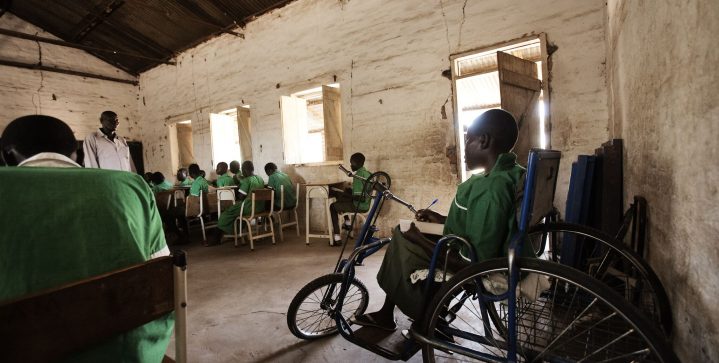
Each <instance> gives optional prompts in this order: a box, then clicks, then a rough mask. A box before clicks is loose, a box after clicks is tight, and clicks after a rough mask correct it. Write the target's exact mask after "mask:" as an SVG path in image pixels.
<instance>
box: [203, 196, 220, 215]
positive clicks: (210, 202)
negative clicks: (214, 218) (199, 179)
mask: <svg viewBox="0 0 719 363" xmlns="http://www.w3.org/2000/svg"><path fill="white" fill-rule="evenodd" d="M203 206H204V208H203V214H210V213H217V212H219V210H218V209H217V193H212V192H210V193H207V204H204V205H203Z"/></svg>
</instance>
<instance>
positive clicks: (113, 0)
mask: <svg viewBox="0 0 719 363" xmlns="http://www.w3.org/2000/svg"><path fill="white" fill-rule="evenodd" d="M124 3H125V0H105V1H104V2H103V3H102V4H100V5H97V6H95V8H93V10H92V11H90V12H89V13H88V14H87V15H86V16H85V17H84V18H83V19H82V20H81V21H80V23H79V24H78V26H77V30H75V31H74V32H72V34H73V35H72V41H73V42H80V41H82V40H83V39H84V38H85V37H86V36H87V34H89V33H90V32H91V31H92V30H93V29H95V28H96V27H97V26H98V25H100V24H102V22H104V21H105V19H107V17H108V16H110V14H112V13H113V12H114V11H115V10H116V9H117V8H119V7H120V6H122V5H123V4H124Z"/></svg>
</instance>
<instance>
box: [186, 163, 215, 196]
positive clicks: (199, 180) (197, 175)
mask: <svg viewBox="0 0 719 363" xmlns="http://www.w3.org/2000/svg"><path fill="white" fill-rule="evenodd" d="M188 171H189V172H190V177H191V178H192V185H191V186H190V195H193V196H195V197H199V196H200V192H203V193H205V194H207V192H208V190H209V187H210V184H209V183H207V180H205V177H204V171H202V170H200V166H199V165H197V164H190V167H189V168H188Z"/></svg>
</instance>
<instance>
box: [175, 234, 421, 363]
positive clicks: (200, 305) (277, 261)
mask: <svg viewBox="0 0 719 363" xmlns="http://www.w3.org/2000/svg"><path fill="white" fill-rule="evenodd" d="M182 247H183V249H184V250H185V251H187V254H188V330H189V334H188V355H189V361H190V362H323V361H331V362H384V361H385V359H384V358H382V357H379V356H377V355H375V354H373V353H371V352H369V351H366V350H364V349H362V348H360V347H358V346H355V345H353V344H352V343H350V342H348V341H346V340H344V339H343V338H342V337H341V336H339V335H336V336H332V337H328V338H324V339H320V340H315V341H304V340H301V339H298V338H296V337H295V336H294V335H292V333H291V332H290V331H289V329H288V328H287V321H286V315H287V308H288V306H289V304H290V301H291V300H292V298H293V297H294V296H295V294H296V293H297V292H298V291H299V290H300V289H301V288H302V287H303V286H304V285H305V284H307V283H308V282H310V281H311V280H313V279H314V278H316V277H319V276H321V275H324V274H327V273H330V272H332V269H333V267H334V265H335V262H336V260H337V257H338V255H339V251H340V248H338V247H329V246H328V244H327V241H326V240H325V241H322V240H320V239H312V240H311V241H310V245H309V246H306V245H305V239H304V235H302V236H301V237H297V235H296V233H295V232H291V229H286V230H285V241H284V242H280V241H279V239H278V240H277V245H274V246H273V245H272V244H271V242H270V241H269V240H266V239H265V240H261V241H259V242H258V243H256V244H255V251H254V252H251V251H250V248H249V245H244V246H240V247H238V248H235V247H234V245H233V243H232V241H225V243H223V244H222V245H220V246H213V247H203V246H201V245H200V244H199V242H193V243H192V244H190V245H187V246H182ZM383 254H384V250H383V251H380V252H378V253H377V254H375V255H373V256H371V257H369V258H368V259H367V260H365V264H364V266H360V267H358V268H357V277H358V278H359V279H360V280H361V281H362V282H363V283H364V284H365V285H366V286H367V288H368V290H369V292H370V303H369V307H368V309H367V311H375V310H377V309H378V308H379V307H380V306H381V305H382V302H383V300H384V292H383V291H382V290H381V289H380V288H379V286H377V281H376V279H375V275H376V273H377V270H378V268H379V265H380V263H381V261H382V256H383ZM396 314H399V312H397V313H396ZM168 355H169V356H171V357H174V341H173V342H171V343H170V346H169V347H168ZM411 361H413V362H418V361H421V354H417V355H415V356H414V357H413V358H412V359H411Z"/></svg>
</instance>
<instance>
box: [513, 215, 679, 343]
mask: <svg viewBox="0 0 719 363" xmlns="http://www.w3.org/2000/svg"><path fill="white" fill-rule="evenodd" d="M557 233H562V234H567V233H570V234H574V235H576V236H581V238H575V240H576V241H584V239H585V238H589V239H591V240H593V241H596V242H599V243H601V244H602V245H604V246H605V247H607V248H609V249H611V251H614V252H615V253H617V254H618V255H619V256H620V257H621V258H622V259H624V260H625V261H627V262H628V263H629V264H630V266H631V268H634V269H636V270H631V268H630V267H629V266H625V269H626V270H630V271H628V273H627V275H635V274H639V275H640V276H641V277H642V279H643V280H644V281H646V282H647V283H648V284H649V289H643V290H642V294H643V295H646V296H639V297H635V298H632V299H630V300H634V301H630V302H631V303H632V304H633V305H635V306H636V307H637V308H639V310H641V311H642V312H644V313H646V314H648V315H649V316H650V318H651V320H653V321H655V322H656V323H657V324H658V325H659V326H660V327H661V329H662V331H663V332H664V335H665V336H667V337H669V336H671V332H672V328H673V320H672V312H671V305H670V303H669V297H668V296H667V293H666V290H665V289H664V286H663V285H662V283H661V281H660V280H659V277H658V276H657V275H656V273H655V272H654V270H653V269H652V268H651V266H649V264H648V263H647V262H646V261H645V260H644V259H643V258H641V257H640V256H639V255H637V253H635V252H634V251H632V250H631V249H629V247H628V246H627V245H625V244H624V243H622V242H621V241H618V240H616V239H615V238H613V237H611V236H609V235H608V234H606V233H604V232H602V231H600V230H598V229H595V228H591V227H588V226H583V225H579V224H573V223H559V222H556V223H541V224H538V225H535V226H532V227H531V228H530V229H529V231H528V232H527V235H528V236H529V239H530V241H533V240H534V239H535V238H533V236H536V235H539V234H551V235H556V234H557ZM542 240H544V241H546V239H545V238H542ZM543 243H544V242H543ZM552 244H555V245H556V242H555V243H550V245H552ZM557 252H558V251H550V253H549V258H550V259H551V260H552V261H555V262H558V258H559V256H558V254H557ZM587 270H588V268H585V269H584V270H582V269H580V271H582V272H585V273H588V274H590V275H591V276H593V277H595V278H598V279H599V280H600V281H605V282H607V283H608V284H609V282H608V281H607V279H605V278H601V277H599V276H596V273H592V272H591V271H587ZM610 285H613V289H614V290H615V291H617V292H618V293H620V295H621V294H622V292H624V295H625V297H627V298H629V297H630V296H632V295H635V294H633V293H631V291H630V290H629V288H628V287H627V286H629V284H624V285H622V284H621V283H619V284H617V283H616V280H615V283H614V284H610ZM648 299H651V301H649V300H648Z"/></svg>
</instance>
